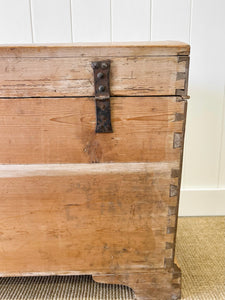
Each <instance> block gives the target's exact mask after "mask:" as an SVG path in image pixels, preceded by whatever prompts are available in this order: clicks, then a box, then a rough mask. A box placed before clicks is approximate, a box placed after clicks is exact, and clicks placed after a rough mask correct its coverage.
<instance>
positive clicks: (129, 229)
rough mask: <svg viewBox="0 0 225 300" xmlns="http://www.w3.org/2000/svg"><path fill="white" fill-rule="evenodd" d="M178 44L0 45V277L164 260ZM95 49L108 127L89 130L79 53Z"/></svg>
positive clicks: (113, 269) (183, 68) (177, 116)
mask: <svg viewBox="0 0 225 300" xmlns="http://www.w3.org/2000/svg"><path fill="white" fill-rule="evenodd" d="M188 53H189V47H188V46H187V45H185V44H182V43H181V44H179V43H175V44H168V45H166V44H151V43H150V44H139V45H133V46H131V45H130V46H129V45H117V46H109V45H88V46H87V45H86V46H61V47H56V46H49V47H28V46H25V47H16V48H10V47H1V48H0V62H1V63H0V97H1V98H0V139H1V148H0V163H1V165H0V193H1V199H2V200H1V211H0V213H1V220H0V226H1V228H2V230H1V231H2V234H1V235H0V243H1V245H2V247H1V250H0V273H1V274H2V276H12V275H26V274H37V273H38V274H99V273H114V274H120V273H121V272H125V271H132V272H134V271H135V272H147V271H148V270H150V269H157V268H161V269H167V268H169V267H170V266H171V265H172V263H173V255H174V235H175V232H176V219H177V210H178V196H179V184H180V173H181V167H180V166H181V161H182V149H183V138H184V127H185V115H186V100H185V98H186V93H187V76H188V74H187V72H188V61H189V57H188ZM104 60H110V62H111V69H110V107H111V123H112V129H113V132H111V133H96V131H95V128H96V99H95V97H94V96H95V89H94V77H93V69H92V67H91V63H92V62H93V61H104ZM34 258H35V259H34Z"/></svg>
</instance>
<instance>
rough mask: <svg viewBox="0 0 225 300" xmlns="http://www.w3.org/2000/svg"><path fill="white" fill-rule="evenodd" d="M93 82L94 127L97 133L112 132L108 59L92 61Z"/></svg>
mask: <svg viewBox="0 0 225 300" xmlns="http://www.w3.org/2000/svg"><path fill="white" fill-rule="evenodd" d="M91 65H92V68H93V71H94V84H95V103H96V129H95V132H97V133H110V132H113V130H112V124H111V109H110V86H109V72H110V61H109V60H104V61H95V62H92V64H91Z"/></svg>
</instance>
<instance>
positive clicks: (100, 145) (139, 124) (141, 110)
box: [0, 97, 185, 164]
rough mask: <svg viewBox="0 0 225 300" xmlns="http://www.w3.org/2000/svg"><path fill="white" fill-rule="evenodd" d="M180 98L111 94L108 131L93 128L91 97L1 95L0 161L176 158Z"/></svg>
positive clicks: (179, 123)
mask: <svg viewBox="0 0 225 300" xmlns="http://www.w3.org/2000/svg"><path fill="white" fill-rule="evenodd" d="M184 107H185V101H181V102H178V101H177V100H176V98H175V97H173V98H172V97H162V98H159V97H156V98H154V97H140V98H138V97H134V98H133V97H127V98H125V97H124V98H123V97H115V98H111V115H112V126H113V131H114V132H113V133H106V134H103V133H100V134H96V133H95V124H96V115H95V102H94V99H91V98H69V99H66V98H64V99H53V98H51V99H48V98H41V99H31V98H30V99H0V140H1V148H0V163H4V164H30V163H92V162H139V161H141V162H153V161H177V160H178V159H179V155H180V148H176V149H174V148H173V142H174V132H176V133H179V132H180V133H181V132H182V130H183V122H184V121H183V120H182V119H181V120H178V121H177V115H176V113H182V114H183V113H184Z"/></svg>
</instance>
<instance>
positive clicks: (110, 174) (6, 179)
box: [0, 163, 178, 276]
mask: <svg viewBox="0 0 225 300" xmlns="http://www.w3.org/2000/svg"><path fill="white" fill-rule="evenodd" d="M177 167H178V164H177V163H130V164H126V163H125V164H124V163H117V164H114V163H111V164H84V165H83V164H72V165H71V164H66V165H25V166H24V165H17V166H15V165H14V166H13V165H11V166H10V165H8V166H7V165H1V166H0V174H1V177H0V193H1V219H0V228H1V230H0V245H1V247H0V273H1V276H8V275H10V276H13V275H26V274H28V273H38V272H41V273H43V272H45V274H51V273H53V272H56V274H57V273H60V272H62V273H63V274H65V273H66V272H68V273H71V272H72V271H74V274H78V273H80V274H81V273H82V274H89V273H90V274H97V273H101V272H103V273H119V272H121V271H126V272H127V271H135V272H142V271H147V270H149V269H152V268H163V267H164V258H165V256H168V255H169V256H170V257H171V255H172V250H171V249H170V250H168V249H166V243H168V242H169V243H172V242H173V233H168V232H167V231H166V228H167V227H173V226H174V224H175V215H171V214H170V213H169V209H168V207H176V206H177V197H176V196H174V197H171V196H170V194H169V186H170V185H171V184H173V185H176V184H177V183H178V178H171V169H172V168H177ZM168 251H169V252H170V253H168Z"/></svg>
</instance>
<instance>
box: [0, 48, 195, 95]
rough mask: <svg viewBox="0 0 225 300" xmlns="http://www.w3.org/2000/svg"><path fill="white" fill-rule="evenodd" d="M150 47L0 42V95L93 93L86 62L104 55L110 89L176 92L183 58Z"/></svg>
mask: <svg viewBox="0 0 225 300" xmlns="http://www.w3.org/2000/svg"><path fill="white" fill-rule="evenodd" d="M155 46H156V45H155ZM155 46H153V48H155ZM185 47H186V51H188V49H189V48H188V46H184V45H183V47H179V49H180V51H181V52H180V53H183V51H185ZM151 48H152V47H151V46H149V47H142V46H140V47H137V48H134V47H126V46H122V47H118V48H117V47H114V48H111V47H108V46H103V47H101V46H99V47H97V48H93V47H65V48H64V47H58V48H57V47H52V48H51V47H50V48H48V47H30V48H29V47H28V48H26V47H21V48H20V47H18V48H14V47H11V48H10V47H0V97H43V96H45V97H54V96H93V95H94V87H93V70H92V68H91V62H92V61H96V60H105V59H110V60H111V76H110V87H111V94H112V95H116V96H126V95H130V96H135V95H138V96H139V95H176V91H177V89H182V88H184V85H185V79H184V78H183V79H182V78H179V77H178V76H177V74H178V72H179V73H182V72H185V71H186V68H185V66H186V65H185V63H184V61H180V60H179V58H178V57H177V56H175V55H174V56H173V55H170V56H167V55H166V53H167V51H166V49H164V50H162V52H161V55H159V56H158V55H152V54H151ZM156 49H159V46H156ZM168 49H170V47H168ZM173 50H175V49H173ZM176 51H177V48H176ZM156 52H157V51H154V50H153V52H152V53H156ZM163 53H164V55H163Z"/></svg>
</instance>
